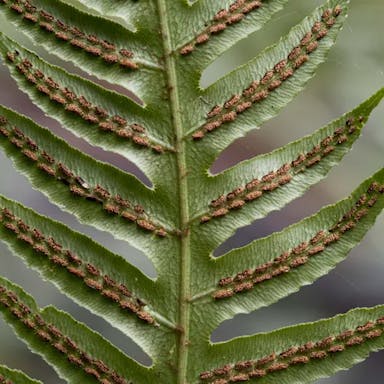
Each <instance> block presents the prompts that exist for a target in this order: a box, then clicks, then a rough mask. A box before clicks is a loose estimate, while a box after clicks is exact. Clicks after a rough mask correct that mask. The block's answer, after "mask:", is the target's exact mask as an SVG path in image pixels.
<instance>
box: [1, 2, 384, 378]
mask: <svg viewBox="0 0 384 384" xmlns="http://www.w3.org/2000/svg"><path fill="white" fill-rule="evenodd" d="M219 3H220V4H219ZM286 3H287V0H223V1H220V2H212V1H211V0H195V1H192V0H155V1H152V0H92V1H91V0H0V10H1V11H2V12H3V13H4V15H5V17H6V18H7V19H8V21H9V22H10V23H11V24H10V25H11V28H12V25H13V28H15V29H16V28H17V29H19V30H20V31H21V32H22V33H24V35H27V36H29V37H30V38H31V39H32V41H33V42H34V43H35V44H39V45H41V46H43V47H44V48H45V50H46V51H48V52H49V53H53V54H55V55H56V56H57V57H58V58H60V59H62V60H64V61H71V62H73V63H74V64H75V66H77V67H79V68H80V70H83V71H79V72H78V73H81V74H82V75H80V76H79V75H78V76H74V75H72V74H70V73H68V72H66V71H65V70H64V69H62V68H61V67H58V66H53V65H51V64H50V63H48V62H46V61H44V60H43V59H42V58H40V57H38V56H36V55H35V54H34V53H32V52H31V51H29V50H27V49H25V48H24V47H22V46H20V45H19V44H18V43H17V42H15V41H13V40H11V39H9V38H8V37H7V36H6V35H4V33H3V32H0V54H1V57H2V58H3V60H2V61H3V63H4V64H5V65H6V66H8V68H9V72H10V74H11V76H13V78H14V79H15V80H16V82H17V85H18V87H19V88H20V90H22V91H24V92H25V93H27V94H28V95H29V97H30V99H31V100H32V102H33V103H35V104H36V105H37V106H38V107H40V108H41V109H42V110H43V112H45V113H46V114H47V115H48V116H50V117H52V118H54V119H56V120H57V121H59V122H60V123H61V124H62V125H63V128H64V129H68V130H69V131H71V132H72V133H74V134H75V135H76V136H77V137H79V138H82V139H84V140H86V141H87V142H88V143H89V144H91V145H93V146H98V147H100V148H102V149H104V150H107V151H111V152H115V153H117V154H120V155H122V156H124V158H125V159H128V160H130V161H132V162H133V163H134V164H135V165H137V166H138V167H139V168H140V169H141V171H143V173H144V174H145V175H146V176H147V180H149V181H148V182H147V183H146V184H145V183H144V182H141V181H140V180H138V179H137V178H135V177H134V176H133V175H130V174H129V173H127V172H123V171H121V170H119V169H116V168H115V167H112V166H110V165H107V164H104V163H100V162H98V161H96V160H95V159H93V158H91V157H88V156H86V155H84V154H82V153H81V152H80V151H78V150H76V149H74V148H73V147H72V146H71V145H68V144H67V143H65V142H64V141H63V140H61V139H59V138H57V137H56V136H54V135H52V134H51V133H50V132H49V131H48V130H47V129H45V128H42V127H40V126H39V125H37V124H35V123H34V122H32V121H31V120H29V119H28V118H26V117H24V116H22V115H20V114H18V113H16V112H13V111H12V110H10V109H7V108H5V107H1V106H0V147H1V149H2V150H3V151H4V152H5V153H6V155H7V156H8V158H10V159H11V160H12V161H13V164H14V166H15V168H16V169H17V171H19V172H21V173H23V174H25V175H26V176H27V177H28V179H29V181H30V182H31V184H32V186H33V187H34V188H36V189H37V190H38V191H41V192H42V193H44V194H46V195H47V196H48V197H49V199H50V200H51V201H52V202H53V203H55V204H57V205H58V206H59V207H60V208H62V209H64V210H66V211H68V212H70V213H72V214H73V215H75V216H76V218H78V219H79V220H80V221H81V222H83V223H85V224H89V225H93V226H95V227H96V228H99V229H102V230H104V231H107V232H109V233H110V234H112V235H113V236H114V237H115V238H118V239H121V240H124V241H127V242H129V243H130V244H132V245H133V246H135V247H136V248H137V249H139V250H141V251H143V253H144V257H148V258H149V259H150V261H151V262H152V263H153V265H154V268H155V270H156V278H155V279H150V278H149V277H147V276H146V275H145V274H144V273H143V272H141V271H139V270H138V269H136V268H135V267H133V266H132V265H131V264H130V263H128V262H127V261H126V260H124V259H123V258H122V257H120V256H119V255H115V254H113V253H112V252H110V251H109V250H107V249H105V248H103V247H102V246H100V245H99V244H97V243H95V242H94V241H93V240H91V239H90V238H88V237H86V236H83V235H81V234H79V233H76V232H74V231H72V230H71V229H70V228H68V227H66V226H64V225H62V224H60V223H57V222H55V221H53V220H51V219H50V218H47V217H42V216H40V215H38V214H37V213H36V212H34V211H32V210H30V209H28V208H26V207H24V206H21V205H20V204H18V203H16V202H14V201H12V200H9V199H8V198H6V197H2V196H0V240H1V241H3V242H5V243H6V244H7V245H8V246H9V247H10V249H11V250H12V251H13V253H14V254H15V255H16V256H19V257H21V258H22V259H23V260H24V261H25V262H26V263H27V264H28V266H30V267H31V268H34V269H36V270H38V271H39V273H40V274H41V275H42V278H43V279H47V280H49V281H51V282H52V283H53V284H55V285H56V286H57V287H58V288H59V290H60V291H62V292H63V293H64V294H66V295H67V296H69V297H70V298H72V299H73V300H74V301H76V302H77V303H78V304H80V305H82V306H84V307H85V308H88V309H89V310H90V311H92V312H93V313H95V314H96V315H98V316H101V317H103V318H104V319H105V320H107V322H108V323H110V324H111V325H113V326H115V327H116V328H117V329H118V330H120V331H121V332H122V333H123V336H126V337H131V338H132V339H133V340H134V341H135V342H136V343H137V344H138V346H139V347H141V348H142V350H143V351H144V352H145V353H147V355H148V358H150V359H151V360H152V366H151V367H143V366H142V365H140V364H139V363H137V362H135V361H133V360H132V359H131V358H129V357H127V356H126V355H125V354H124V353H122V352H121V351H119V350H118V349H116V348H114V347H113V346H112V345H111V344H110V343H109V342H108V341H106V340H105V339H103V338H102V337H101V336H100V335H98V334H96V333H94V332H93V331H92V330H91V329H89V328H88V327H87V326H85V325H83V324H80V323H78V322H77V321H76V320H74V319H73V318H71V317H70V316H69V315H68V314H65V313H63V312H60V311H59V310H58V309H55V308H54V307H47V308H45V309H43V310H39V309H38V308H37V306H36V304H35V302H34V300H33V299H32V298H31V297H30V296H28V295H27V294H25V293H24V292H23V291H22V290H21V288H18V287H16V286H14V285H13V284H12V283H10V282H8V281H6V280H4V279H2V278H0V310H1V311H2V313H3V314H4V316H5V319H6V321H7V322H8V323H10V324H11V325H12V326H13V327H14V328H15V330H16V333H17V334H18V335H19V336H20V337H21V338H22V339H23V340H25V341H26V342H27V343H28V345H29V346H30V348H31V349H32V350H34V351H36V352H38V353H40V354H41V355H42V356H43V358H44V359H45V360H47V361H48V362H49V363H50V364H52V365H53V366H54V367H55V368H56V370H57V371H58V373H59V375H60V377H62V378H65V379H66V380H67V382H68V383H76V384H78V383H82V384H83V383H85V384H87V383H89V384H92V383H94V384H96V383H101V384H142V383H145V384H148V383H149V384H152V383H156V384H157V383H159V384H186V383H189V384H229V383H236V382H245V381H252V382H257V383H258V382H260V383H268V384H272V383H279V384H280V383H282V384H293V383H300V384H302V383H306V382H310V381H313V380H316V379H317V378H320V377H324V376H327V375H331V374H333V373H335V372H336V371H338V370H340V369H345V368H347V367H349V366H352V365H353V364H355V363H356V362H358V361H361V360H362V359H364V358H365V357H366V356H367V354H368V353H369V351H374V350H378V349H381V348H383V345H382V343H383V332H384V329H383V328H384V309H383V307H377V308H373V309H356V310H354V311H352V312H349V313H348V314H346V315H341V316H338V317H336V318H334V319H330V320H323V321H320V322H317V323H313V324H304V325H298V326H295V327H291V328H286V329H282V330H278V331H274V332H270V333H268V334H258V335H254V336H249V337H243V338H238V339H235V340H230V341H227V342H225V343H217V344H212V343H211V342H210V336H211V334H212V331H214V329H215V328H216V327H217V326H219V325H220V323H221V322H222V321H224V320H226V319H229V318H231V317H233V316H234V315H236V314H238V313H249V312H251V311H254V310H257V309H259V308H261V307H263V306H266V305H271V304H272V303H274V302H276V301H277V300H279V299H281V298H283V297H285V296H287V295H290V294H292V293H293V292H296V291H297V290H299V289H300V288H301V287H302V286H304V285H307V284H311V283H313V282H314V281H315V280H316V279H318V278H319V277H320V276H323V275H324V274H326V273H327V272H329V271H330V270H331V269H332V268H334V267H335V266H336V265H337V264H338V263H339V262H341V261H342V260H344V259H345V258H346V256H347V254H348V252H349V251H350V250H351V249H352V248H353V247H355V246H356V245H357V244H358V243H359V242H360V241H361V239H362V238H363V236H364V235H365V234H366V232H367V231H368V230H369V228H371V227H372V226H373V224H374V222H375V220H376V218H377V216H378V215H379V214H380V212H381V211H382V209H383V207H384V197H383V196H384V195H383V193H384V170H380V171H379V172H377V173H376V174H375V175H373V176H372V177H371V178H369V179H367V180H366V181H365V182H363V183H362V184H361V185H360V186H359V187H358V188H357V190H356V191H355V192H353V193H352V195H351V196H350V197H349V198H347V199H345V200H342V201H340V202H338V203H336V204H334V205H331V206H328V207H325V208H323V209H322V210H320V211H319V212H318V213H317V214H315V215H313V216H312V217H309V218H306V219H304V220H302V221H300V222H298V223H297V224H295V225H292V226H290V227H288V228H285V229H283V230H282V231H281V232H280V233H273V234H271V235H270V236H268V237H265V238H262V239H258V240H254V241H252V242H250V243H249V244H248V245H247V246H245V247H242V248H238V249H233V250H232V251H230V252H228V253H227V254H225V255H222V256H221V257H218V258H216V259H215V258H213V254H214V251H215V249H217V247H218V246H219V245H220V244H222V242H223V241H225V240H227V239H228V238H229V237H230V236H232V235H233V233H234V232H235V231H236V230H237V229H239V228H240V227H244V226H246V225H248V224H250V223H252V222H253V221H254V220H257V219H260V218H262V217H265V216H266V215H268V214H269V213H270V212H271V211H273V210H277V209H281V208H282V207H283V206H284V205H285V204H287V203H288V202H290V201H292V200H293V199H295V198H297V197H299V196H301V195H303V194H304V193H305V192H306V191H307V189H308V188H309V187H310V186H312V185H314V184H316V183H317V182H319V181H320V180H322V179H323V178H324V177H325V176H326V175H327V173H328V172H329V170H330V169H331V168H332V167H333V166H335V165H337V164H339V163H340V162H341V161H342V159H343V157H344V155H345V154H347V153H348V152H349V151H350V149H351V147H352V145H353V143H354V142H355V141H356V140H357V139H358V138H359V136H360V134H361V131H362V128H363V126H364V125H365V123H366V121H367V120H368V117H369V116H370V114H371V112H372V110H373V109H374V108H375V107H376V106H377V105H378V103H379V102H380V101H381V99H382V98H383V96H384V89H381V90H379V91H378V92H377V93H376V94H374V95H373V96H372V97H371V98H369V99H368V100H366V101H365V102H363V103H362V104H361V105H360V106H358V107H357V108H355V109H354V110H352V111H351V112H349V113H347V114H345V115H344V116H342V117H340V118H338V119H337V120H335V121H333V122H331V123H330V124H328V125H326V126H325V127H323V128H321V129H319V130H317V131H315V132H314V133H313V134H311V135H309V136H306V137H303V138H301V139H299V140H297V141H295V142H292V143H289V144H287V145H285V146H283V147H281V148H279V149H276V150H275V151H272V152H270V153H266V154H263V155H260V156H256V157H254V158H251V159H249V160H247V161H242V162H240V163H239V164H237V165H235V166H233V167H231V168H229V169H227V170H225V171H223V172H221V173H219V174H216V175H213V174H211V173H210V171H209V169H210V167H211V166H212V164H213V162H214V161H215V160H216V159H217V158H218V156H219V154H220V152H221V151H222V150H223V149H224V148H226V147H227V146H228V145H229V144H231V143H232V142H233V141H234V140H236V139H238V138H239V137H241V136H243V135H244V134H245V133H247V132H249V131H250V130H251V129H254V128H258V127H260V126H261V125H262V124H263V123H264V122H266V121H268V120H269V119H271V118H273V117H275V116H277V114H278V113H279V112H280V110H281V109H282V108H283V107H285V106H286V105H287V104H288V103H289V102H290V101H291V100H292V99H293V98H294V97H295V96H296V95H297V94H298V93H299V92H300V91H302V90H303V88H304V86H305V85H306V83H307V82H308V81H309V79H310V78H312V76H313V75H314V73H315V72H316V70H317V69H318V68H319V65H320V64H321V63H322V62H324V61H325V60H326V56H327V54H328V52H329V50H330V48H331V47H332V46H333V45H334V43H335V40H336V37H337V35H338V34H339V31H340V30H341V29H342V26H343V25H344V22H345V19H346V17H347V12H348V8H349V0H327V1H326V0H323V4H322V5H321V6H320V7H319V8H317V9H316V10H315V11H314V12H313V13H312V14H311V15H309V16H308V17H307V18H305V19H304V20H303V21H302V22H301V23H299V24H298V25H297V26H295V27H294V28H293V29H292V30H291V31H290V32H289V33H288V34H287V35H286V36H283V37H282V38H281V40H280V41H279V42H277V44H276V45H274V46H272V47H269V48H266V49H265V50H264V51H262V52H261V53H260V54H259V55H258V56H256V57H255V58H254V59H252V60H251V61H249V62H248V63H246V64H244V65H242V66H240V67H238V68H237V69H235V70H234V71H232V72H230V73H228V74H227V75H225V76H224V77H222V78H220V79H219V80H217V81H216V82H215V83H213V84H212V85H210V86H209V87H208V88H206V89H201V87H200V84H199V82H200V79H201V76H202V73H203V71H204V70H205V69H206V67H207V65H208V64H210V63H211V62H212V61H213V60H215V59H216V58H217V57H219V56H220V55H221V54H223V53H224V52H226V51H227V50H228V48H230V47H231V46H233V45H234V44H236V43H237V42H238V41H239V40H240V39H243V38H245V37H246V36H248V35H249V34H250V33H253V32H255V31H257V30H259V29H260V28H262V26H264V25H265V24H266V23H267V22H268V21H269V20H271V18H272V17H273V16H274V15H275V14H276V13H277V12H278V11H279V10H281V9H282V8H283V7H284V5H285V4H286ZM34 7H36V8H34ZM47 12H48V13H47ZM8 26H9V25H8ZM13 32H14V31H12V34H13ZM121 49H126V50H123V51H121ZM356 49H357V48H356ZM48 58H49V56H48ZM135 63H136V64H137V67H136V64H135ZM84 72H86V73H87V74H91V75H93V76H88V75H85V74H84ZM95 76H96V77H97V78H98V79H100V80H102V81H104V83H103V84H104V86H103V87H102V86H99V85H97V84H98V83H100V82H99V81H98V80H96V79H95ZM86 78H88V79H90V80H86ZM324 81H327V79H325V80H324ZM106 82H108V83H109V84H111V83H115V84H118V85H119V86H120V88H116V87H115V88H113V89H119V90H120V91H121V93H116V92H112V91H110V90H108V89H107V87H108V85H107V84H106ZM127 90H128V91H132V92H133V93H132V92H131V93H129V92H127ZM128 94H129V96H127V95H128ZM298 118H302V116H301V115H300V116H298ZM282 129H284V127H283V128H282ZM0 264H1V263H0ZM347 330H349V333H345V331H347ZM325 338H327V339H325ZM310 342H311V343H317V344H309V343H310ZM288 348H293V349H289V351H287V350H288ZM272 353H275V354H274V355H272V356H271V354H272ZM281 353H283V355H281ZM268 356H269V357H268ZM267 357H268V358H267ZM260 359H264V360H262V361H260ZM0 372H1V371H0ZM0 375H1V373H0ZM0 381H1V380H0Z"/></svg>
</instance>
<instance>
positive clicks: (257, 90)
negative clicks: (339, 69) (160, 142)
mask: <svg viewBox="0 0 384 384" xmlns="http://www.w3.org/2000/svg"><path fill="white" fill-rule="evenodd" d="M341 11H342V10H341V7H340V6H336V7H335V8H334V9H326V10H325V11H324V13H323V15H322V17H321V21H317V22H315V23H314V25H313V26H312V29H311V31H309V32H307V33H306V34H305V35H304V36H303V38H302V39H301V41H300V44H299V45H297V46H295V47H294V48H293V49H292V50H291V51H290V53H289V54H288V56H287V57H286V58H284V59H283V60H281V61H279V62H278V63H277V64H276V65H275V66H274V67H273V68H272V69H270V70H268V71H267V72H266V73H265V74H264V75H263V76H262V77H261V79H257V80H254V81H252V82H251V84H249V85H248V86H247V87H246V88H245V89H244V90H243V91H242V92H241V93H239V94H235V95H232V96H231V97H230V98H229V99H228V100H226V101H225V102H224V103H223V105H215V106H214V107H213V108H212V109H211V110H210V111H209V112H208V114H207V116H206V120H207V122H206V123H205V124H204V125H203V126H202V127H200V128H199V129H198V130H197V131H196V132H194V133H193V134H192V138H193V140H201V139H203V138H204V136H205V135H206V134H207V133H210V132H213V131H215V130H217V129H218V128H220V127H223V126H226V125H228V124H229V123H231V122H233V121H235V120H236V118H237V117H238V116H240V115H241V114H242V113H243V112H245V111H247V110H248V109H250V108H251V107H252V106H253V105H254V104H258V103H260V102H262V101H263V100H265V99H267V98H268V97H269V95H271V94H272V93H273V92H274V91H275V90H277V89H278V88H279V87H280V86H281V85H282V84H283V83H284V82H285V81H286V80H287V79H289V78H290V77H292V76H293V75H294V73H295V71H297V70H298V69H299V68H300V67H301V66H302V65H303V64H305V63H306V62H307V61H308V60H309V59H310V55H311V53H313V52H314V51H315V50H316V49H317V48H318V46H319V41H320V40H321V39H323V38H324V37H325V36H326V35H327V34H328V31H329V29H330V28H332V27H333V26H334V24H335V23H336V18H337V16H339V15H340V14H341Z"/></svg>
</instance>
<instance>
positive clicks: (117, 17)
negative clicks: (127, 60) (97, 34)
mask: <svg viewBox="0 0 384 384" xmlns="http://www.w3.org/2000/svg"><path fill="white" fill-rule="evenodd" d="M64 2H65V3H68V4H70V5H73V6H76V8H78V9H80V10H82V11H85V12H88V13H93V14H95V15H97V16H100V17H103V18H107V19H111V20H114V21H116V22H118V23H120V24H121V25H122V26H124V27H126V28H128V29H130V30H132V31H136V30H137V29H144V28H146V29H147V28H149V27H150V26H151V25H150V24H149V23H148V21H149V20H151V21H153V20H154V15H153V13H154V10H153V7H151V6H150V1H148V0H141V1H131V0H121V1H118V2H113V3H111V2H110V1H108V0H64Z"/></svg>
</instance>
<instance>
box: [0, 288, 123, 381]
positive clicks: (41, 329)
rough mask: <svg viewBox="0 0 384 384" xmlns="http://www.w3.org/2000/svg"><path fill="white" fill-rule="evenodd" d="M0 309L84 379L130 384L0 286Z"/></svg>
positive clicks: (11, 292) (8, 290)
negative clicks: (76, 370) (15, 319)
mask: <svg viewBox="0 0 384 384" xmlns="http://www.w3.org/2000/svg"><path fill="white" fill-rule="evenodd" d="M0 309H1V310H2V311H6V312H9V313H10V314H12V315H13V316H15V317H16V318H17V319H18V320H19V321H20V323H21V324H23V325H24V326H25V328H26V329H30V330H32V331H33V332H34V335H35V337H36V338H37V339H39V340H41V341H44V342H45V343H47V344H49V345H50V346H51V347H52V350H56V352H57V353H58V354H60V355H62V356H64V357H65V358H66V359H67V360H68V361H69V362H70V363H72V364H73V365H75V366H76V367H79V368H81V369H82V370H83V371H84V372H85V373H86V374H87V375H89V376H91V377H94V378H95V379H96V380H97V381H98V382H99V383H101V384H130V383H129V382H128V381H127V380H126V379H124V378H123V377H122V376H121V375H119V374H118V373H117V372H116V371H114V370H112V369H111V368H110V367H108V365H107V364H105V362H103V361H102V360H99V359H95V358H93V357H92V356H90V355H89V354H88V353H87V352H85V351H84V350H83V349H81V348H80V347H79V346H78V345H77V344H76V342H75V341H74V340H72V339H71V338H70V337H68V336H66V335H65V334H64V333H63V332H62V331H61V330H60V329H58V328H57V327H56V326H54V325H53V324H51V323H49V322H47V321H45V320H44V318H43V317H42V316H41V315H40V314H39V313H38V312H37V311H34V310H32V309H31V308H29V307H28V306H27V305H26V304H25V303H23V301H22V300H20V298H19V297H18V296H17V295H16V294H15V292H13V291H12V290H10V289H7V287H5V286H2V285H0ZM0 382H1V381H0Z"/></svg>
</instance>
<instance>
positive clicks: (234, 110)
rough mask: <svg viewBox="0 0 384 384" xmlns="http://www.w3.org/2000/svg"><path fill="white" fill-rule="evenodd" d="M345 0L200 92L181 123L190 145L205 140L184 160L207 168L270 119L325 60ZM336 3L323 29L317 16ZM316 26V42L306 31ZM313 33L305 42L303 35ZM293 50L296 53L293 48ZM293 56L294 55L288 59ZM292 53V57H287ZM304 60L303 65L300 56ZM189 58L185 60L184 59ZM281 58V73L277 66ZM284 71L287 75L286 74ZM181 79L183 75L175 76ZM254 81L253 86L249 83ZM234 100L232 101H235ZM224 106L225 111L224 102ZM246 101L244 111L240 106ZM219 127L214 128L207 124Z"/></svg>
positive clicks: (341, 20) (338, 0)
mask: <svg viewBox="0 0 384 384" xmlns="http://www.w3.org/2000/svg"><path fill="white" fill-rule="evenodd" d="M348 3H349V1H348V0H330V1H328V2H326V3H325V5H323V6H321V7H319V8H317V9H316V10H315V11H314V12H313V13H312V15H311V16H309V17H307V18H305V19H304V20H303V21H302V22H301V23H300V24H298V25H297V26H295V27H294V28H293V29H292V30H291V31H290V32H289V33H288V34H287V35H286V36H284V37H283V38H282V39H281V40H280V41H279V42H278V43H277V44H276V45H274V46H271V47H268V48H266V49H265V50H264V51H263V52H261V53H260V54H259V55H258V56H257V57H255V58H254V59H252V60H251V61H249V62H248V63H246V64H244V65H243V66H241V67H239V68H237V69H235V70H234V71H232V72H230V73H229V74H227V75H226V76H224V77H223V78H221V79H219V80H217V81H216V82H215V83H214V84H212V85H211V86H209V87H208V88H207V89H205V90H202V91H201V93H200V95H199V96H200V98H199V99H194V100H191V102H193V103H194V104H193V108H187V109H186V110H185V111H183V124H184V127H186V135H187V137H188V139H189V140H190V141H191V140H192V137H191V135H194V134H196V133H199V132H200V133H201V132H202V133H204V135H205V136H204V138H202V139H200V140H198V141H197V142H192V143H191V144H190V150H189V151H188V159H189V161H191V160H192V159H196V157H198V159H199V164H201V165H202V166H204V167H205V168H206V169H207V168H209V167H210V166H211V163H212V162H213V161H214V160H215V158H216V157H217V156H218V154H219V153H220V151H222V150H223V149H224V148H226V147H227V146H228V145H229V144H230V143H231V142H233V141H234V140H235V139H237V138H239V137H242V136H243V135H244V134H245V133H247V132H249V131H250V130H252V129H255V128H257V127H260V126H261V125H262V124H263V123H265V122H266V121H268V120H270V119H271V118H273V117H275V116H276V115H277V114H278V112H279V111H280V110H281V109H282V108H283V107H285V106H286V105H287V104H288V103H289V102H290V101H291V100H292V99H293V98H294V97H295V96H296V95H297V94H298V93H299V92H300V91H302V90H303V88H304V86H305V85H306V84H307V82H308V81H309V80H310V79H311V78H312V77H313V75H314V74H315V71H316V70H317V69H318V67H319V66H320V64H321V63H323V62H324V61H325V60H326V57H327V54H328V52H329V50H330V48H331V47H332V46H333V45H334V43H335V40H336V37H337V36H338V33H339V31H340V30H341V28H342V26H343V23H344V21H345V18H346V14H347V9H348ZM337 5H339V6H340V7H341V9H342V12H341V14H340V15H339V16H337V18H334V24H332V25H329V26H328V25H327V22H326V21H325V20H324V19H323V18H322V14H323V12H324V10H326V9H328V8H329V7H335V6H337ZM316 23H320V24H319V25H320V27H319V31H324V33H326V35H324V36H323V37H322V38H320V36H321V35H320V33H321V32H316V33H315V32H311V30H312V29H313V28H314V26H315V24H316ZM308 33H312V35H311V37H310V38H309V39H308V41H306V40H304V41H303V39H307V38H306V35H307V34H308ZM296 47H298V51H297V54H294V49H295V48H296ZM293 54H294V55H293ZM291 55H293V57H292V58H291V59H290V57H291ZM303 57H304V58H306V61H303V60H301V58H303ZM185 59H186V60H188V58H187V57H186V58H185ZM283 60H286V63H285V65H284V66H283V68H282V69H278V68H277V67H276V65H278V64H279V63H282V61H283ZM187 66H188V63H187V61H186V62H185V64H184V63H182V65H181V66H180V68H181V69H180V70H181V71H183V72H185V71H186V68H188V67H187ZM288 73H289V76H288ZM179 75H180V77H182V74H181V73H180V74H179ZM255 81H257V82H258V85H257V86H253V87H252V90H251V91H250V87H251V85H252V84H253V83H254V82H255ZM180 96H181V98H184V99H187V100H189V99H188V95H186V94H184V93H181V94H180ZM233 97H237V98H238V101H237V99H236V103H234V102H233V99H232V98H233ZM227 103H228V104H229V105H228V106H227V107H226V104H227ZM247 103H250V104H249V105H248V106H247V107H246V109H244V108H245V107H244V106H245V105H246V104H247ZM215 106H219V107H221V108H222V112H220V113H219V114H217V115H216V116H213V117H209V113H210V111H211V110H212V109H213V108H214V107H215ZM195 109H198V110H203V111H204V112H203V114H196V113H195ZM215 123H217V124H220V125H219V126H218V127H214V126H212V124H215Z"/></svg>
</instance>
